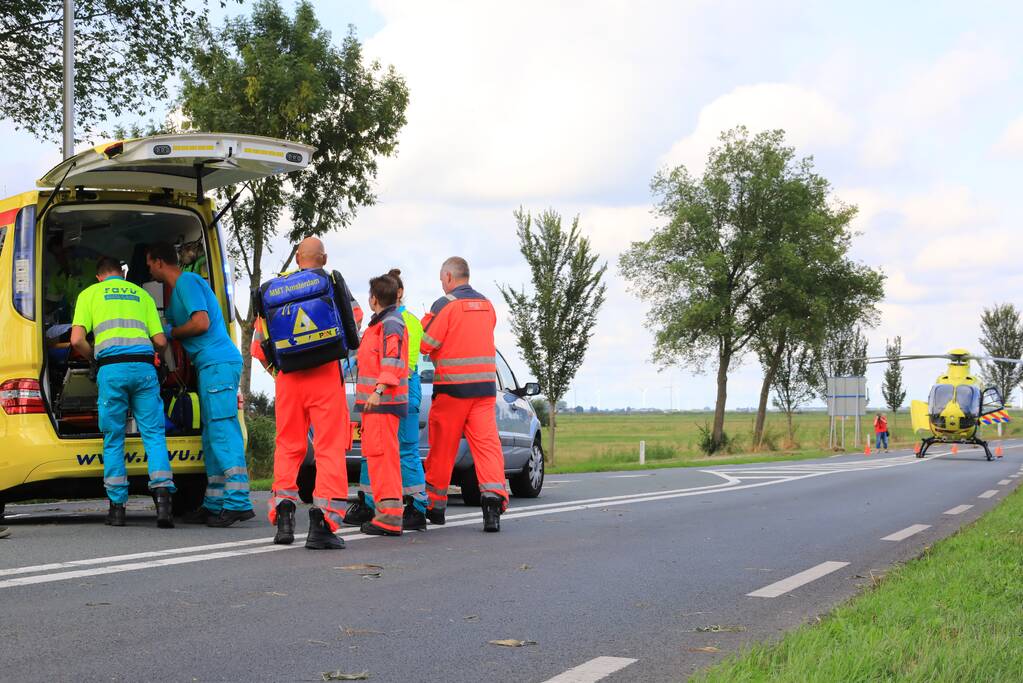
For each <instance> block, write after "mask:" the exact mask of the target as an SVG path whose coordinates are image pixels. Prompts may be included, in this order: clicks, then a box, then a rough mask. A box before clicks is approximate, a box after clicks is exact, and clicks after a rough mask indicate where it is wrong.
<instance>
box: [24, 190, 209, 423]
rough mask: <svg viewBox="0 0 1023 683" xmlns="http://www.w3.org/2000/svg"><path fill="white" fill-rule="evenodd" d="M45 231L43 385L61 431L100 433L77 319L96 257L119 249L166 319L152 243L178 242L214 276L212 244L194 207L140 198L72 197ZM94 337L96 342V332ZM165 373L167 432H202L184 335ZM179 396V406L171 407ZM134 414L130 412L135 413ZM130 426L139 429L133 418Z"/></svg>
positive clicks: (187, 260)
mask: <svg viewBox="0 0 1023 683" xmlns="http://www.w3.org/2000/svg"><path fill="white" fill-rule="evenodd" d="M44 230H45V232H44V236H43V257H42V261H43V264H42V265H43V272H42V284H43V287H42V288H43V323H44V325H43V344H44V347H45V353H44V358H45V361H44V371H43V382H42V385H43V391H44V392H45V393H46V399H47V401H46V403H47V405H48V406H49V407H50V410H51V414H52V417H53V420H54V423H55V424H56V426H57V433H58V435H59V436H66V437H83V436H96V435H98V434H99V433H100V430H99V416H98V409H97V388H96V383H95V381H94V380H93V379H92V378H91V377H90V367H89V363H88V361H86V360H85V359H84V358H82V357H81V356H80V355H79V354H78V353H77V352H76V351H75V350H74V349H73V348H71V344H70V339H71V322H72V320H73V317H74V305H75V301H76V300H77V297H78V294H79V292H80V291H81V290H82V289H84V288H85V287H88V286H89V285H91V284H94V283H95V282H96V278H95V274H96V273H95V263H96V259H97V258H99V257H100V256H112V257H114V258H117V259H119V260H120V261H121V263H122V264H123V265H124V266H125V271H126V272H125V279H126V280H128V281H130V282H133V283H135V284H137V285H140V286H142V287H144V288H145V290H146V291H147V292H149V294H150V295H151V296H152V297H153V299H154V300H155V302H156V307H157V311H158V312H159V314H160V318H161V320H164V303H165V295H167V294H169V292H168V290H167V289H166V288H165V286H164V285H162V284H160V283H159V282H156V281H155V280H153V279H152V276H151V275H150V273H149V268H148V267H147V266H146V245H147V244H149V243H152V242H158V241H164V242H169V243H171V244H173V245H175V247H176V248H177V249H178V255H179V261H180V263H181V266H182V269H183V270H186V271H192V272H196V273H199V274H200V275H202V276H203V277H205V278H207V280H208V279H209V267H208V263H209V245H208V244H207V242H206V237H205V231H204V230H203V227H202V222H201V220H200V218H199V217H198V215H196V214H195V213H193V212H191V211H188V210H185V209H178V208H172V207H160V206H153V205H149V204H146V205H138V204H134V205H133V204H97V203H89V204H87V205H82V204H79V205H75V204H68V205H62V206H56V207H54V208H53V209H51V210H50V211H49V212H48V213H47V216H46V221H45V226H44ZM89 341H90V342H92V338H91V335H90V337H89ZM160 361H161V365H162V366H163V367H162V369H161V372H160V373H159V376H160V380H161V395H162V397H163V399H164V408H165V411H164V412H165V415H166V414H168V413H171V416H172V417H174V418H176V419H175V420H172V419H170V418H168V420H167V425H166V426H167V435H168V436H183V435H194V434H197V433H198V432H199V429H198V414H195V415H194V419H193V416H191V414H190V413H191V411H190V410H184V408H186V407H188V406H187V405H186V404H189V405H191V404H192V403H193V402H192V401H191V399H190V398H189V392H196V391H197V384H196V382H197V380H196V376H195V372H194V371H193V369H192V367H191V365H190V363H189V360H188V357H187V355H186V354H185V352H184V349H183V348H182V346H181V344H180V342H177V341H174V340H171V342H170V348H169V349H168V350H167V351H166V352H164V354H162V355H161V358H160ZM174 403H180V405H179V406H178V409H177V410H175V411H173V412H172V411H170V408H171V407H172V405H173V404H174ZM129 416H130V413H129ZM127 433H128V434H136V433H137V429H136V428H135V425H134V421H133V420H131V419H129V421H128V428H127Z"/></svg>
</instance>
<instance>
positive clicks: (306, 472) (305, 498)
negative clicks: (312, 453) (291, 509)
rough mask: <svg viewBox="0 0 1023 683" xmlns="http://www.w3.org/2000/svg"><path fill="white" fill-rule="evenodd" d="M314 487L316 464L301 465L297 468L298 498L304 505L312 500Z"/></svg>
mask: <svg viewBox="0 0 1023 683" xmlns="http://www.w3.org/2000/svg"><path fill="white" fill-rule="evenodd" d="M314 488H316V465H302V466H301V467H299V468H298V498H299V500H301V501H302V502H303V503H305V504H306V505H311V504H312V502H313V489H314Z"/></svg>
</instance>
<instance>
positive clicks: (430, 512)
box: [426, 508, 444, 526]
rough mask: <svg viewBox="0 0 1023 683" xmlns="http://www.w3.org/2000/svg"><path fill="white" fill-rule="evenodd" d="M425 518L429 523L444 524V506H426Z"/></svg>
mask: <svg viewBox="0 0 1023 683" xmlns="http://www.w3.org/2000/svg"><path fill="white" fill-rule="evenodd" d="M426 518H427V519H428V520H430V524H436V525H437V526H444V508H426Z"/></svg>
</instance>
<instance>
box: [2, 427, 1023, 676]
mask: <svg viewBox="0 0 1023 683" xmlns="http://www.w3.org/2000/svg"><path fill="white" fill-rule="evenodd" d="M935 450H936V452H935V453H934V454H933V456H932V454H928V457H927V458H926V459H925V460H918V459H916V458H914V457H913V456H912V454H911V453H907V452H904V451H903V452H898V453H892V454H891V455H886V456H871V457H869V458H868V457H864V456H862V455H856V456H842V457H838V458H829V459H822V460H817V461H800V462H793V463H787V464H780V463H768V464H754V465H743V466H721V467H713V468H708V469H705V470H700V469H673V470H656V471H647V472H622V473H601V474H579V475H559V476H552V477H549V478H548V482H547V485H546V487H545V488H544V492H543V495H542V496H541V497H540V498H539V499H535V500H530V501H524V500H521V499H519V500H515V499H513V502H512V508H511V509H510V510H509V513H508V514H507V515H505V518H504V519H503V523H502V526H503V531H502V533H500V534H484V533H482V531H481V529H482V524H481V521H480V515H479V512H478V511H477V510H473V509H470V508H462V507H460V506H457V505H454V506H452V507H451V508H450V510H449V523H448V525H447V526H446V527H443V528H439V527H431V528H430V530H429V531H427V532H421V533H410V534H406V535H405V536H403V537H402V538H398V539H395V538H367V537H364V536H362V535H361V534H359V533H358V531H357V530H354V529H352V530H349V531H346V532H345V533H344V535H345V536H346V538H347V540H348V548H347V549H346V550H343V551H339V552H328V551H317V552H314V551H308V550H305V549H304V548H303V547H302V545H301V543H300V542H299V543H297V544H296V545H295V546H293V547H290V548H282V547H280V546H273V545H272V544H271V543H270V537H271V536H272V531H271V529H270V527H269V525H268V524H267V522H266V521H265V519H263V518H262V517H260V518H257V519H256V520H253V521H250V522H247V523H245V524H243V525H238V526H235V527H232V528H229V529H209V528H205V527H187V526H180V525H179V527H178V528H177V529H173V530H158V529H157V528H156V527H155V520H154V517H153V513H152V511H151V503H150V502H148V501H146V500H144V499H138V500H137V501H134V502H133V503H132V504H131V506H130V509H129V517H128V523H129V526H128V527H126V528H123V529H113V528H109V527H105V526H103V525H102V516H103V513H104V512H105V502H103V501H88V502H85V503H67V504H59V505H52V504H51V505H12V506H8V510H7V513H8V518H7V521H5V522H4V524H6V525H8V526H10V527H11V529H12V537H11V538H8V539H4V540H0V679H2V680H10V681H65V680H66V681H142V680H147V681H149V680H153V681H155V680H171V681H264V680H265V681H315V680H322V673H323V672H333V671H341V672H346V673H359V672H368V676H369V680H372V681H442V680H443V681H536V682H543V681H549V680H552V679H553V680H556V681H559V682H561V683H564V682H565V681H576V682H580V681H596V680H606V681H675V680H681V679H684V678H685V676H686V675H687V674H689V673H690V672H692V671H694V670H695V669H697V668H700V667H703V666H707V665H709V664H711V663H713V662H714V661H716V660H717V659H718V658H720V657H722V656H724V654H725V653H727V652H728V651H730V650H733V649H734V648H736V647H739V646H740V645H742V644H743V643H746V642H748V641H750V640H758V639H762V638H765V637H768V638H769V637H776V636H777V635H778V634H780V633H781V632H782V631H784V630H785V629H787V628H791V627H793V626H795V625H797V624H800V623H803V622H805V621H808V620H810V619H812V618H813V617H814V616H815V615H817V614H820V613H822V612H825V611H827V610H828V609H829V608H830V607H832V606H834V605H835V604H836V603H837V602H839V601H841V600H843V599H845V598H847V597H849V596H851V595H853V594H854V593H855V592H856V591H857V590H858V589H859V587H860V586H862V585H865V584H869V583H870V581H871V579H870V577H871V573H873V574H875V575H876V574H878V573H883V572H884V571H886V569H888V568H890V567H891V565H892V564H893V563H897V562H900V561H904V560H906V559H908V558H910V557H912V556H914V555H916V554H918V553H919V552H920V550H921V549H922V548H923V547H924V546H925V545H928V544H931V543H933V542H934V541H935V540H937V539H939V538H941V537H944V536H947V535H949V534H950V533H952V532H953V531H955V530H956V529H957V528H959V527H960V526H961V525H962V524H964V523H968V522H969V521H971V520H973V519H975V518H977V517H978V516H979V515H981V514H983V512H984V511H985V510H987V509H990V508H991V507H992V506H993V505H996V504H997V503H998V502H999V500H1001V499H1002V498H1003V497H1004V496H1005V495H1006V494H1007V493H1008V492H1009V491H1011V490H1012V489H1014V488H1015V487H1016V486H1017V485H1018V483H1019V481H1020V479H1021V473H1023V467H1021V466H1020V465H1021V463H1023V442H1020V441H1016V442H1007V443H1006V449H1005V457H1004V458H1003V459H1000V460H996V461H994V462H986V461H984V459H983V457H982V453H981V451H979V450H973V449H963V450H961V451H960V452H959V454H957V455H950V454H948V449H947V448H942V449H935ZM257 495H258V498H259V503H258V509H259V510H260V511H262V510H264V509H265V498H266V494H257ZM963 506H971V507H968V508H966V509H963ZM949 513H955V514H949ZM299 519H300V522H301V523H302V525H303V526H304V524H305V522H306V515H305V511H304V510H300V514H299ZM899 532H901V533H899ZM886 538H887V539H888V540H885V539H886ZM369 565H373V566H369ZM499 639H512V640H519V641H527V643H526V644H525V645H523V646H521V647H503V646H498V645H493V644H490V643H489V642H488V641H492V640H499ZM708 647H711V648H717V649H718V650H720V653H714V652H706V651H701V650H700V648H708ZM569 671H571V673H570V674H566V673H565V672H569ZM558 676H560V677H558ZM604 676H606V678H605V677H604ZM555 677H558V678H555Z"/></svg>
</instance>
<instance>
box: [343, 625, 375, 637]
mask: <svg viewBox="0 0 1023 683" xmlns="http://www.w3.org/2000/svg"><path fill="white" fill-rule="evenodd" d="M338 628H339V629H340V630H341V633H343V634H345V635H346V636H348V637H349V638H350V637H352V636H382V635H384V632H383V631H373V630H370V629H364V628H352V627H350V626H338Z"/></svg>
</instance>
